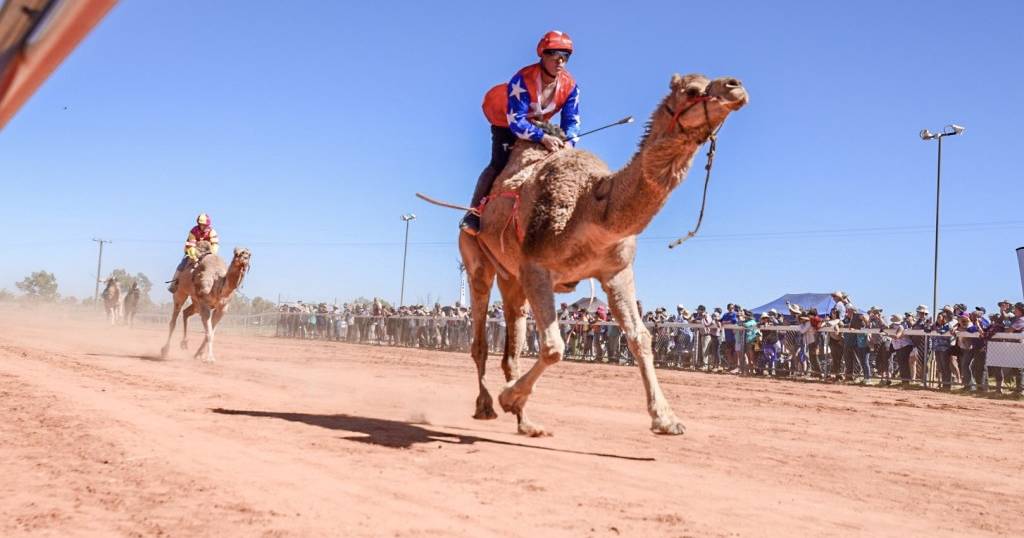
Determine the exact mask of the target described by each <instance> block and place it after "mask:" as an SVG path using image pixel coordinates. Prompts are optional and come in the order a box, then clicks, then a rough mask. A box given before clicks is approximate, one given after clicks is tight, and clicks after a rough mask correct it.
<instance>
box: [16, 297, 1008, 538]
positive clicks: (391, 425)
mask: <svg viewBox="0 0 1024 538" xmlns="http://www.w3.org/2000/svg"><path fill="white" fill-rule="evenodd" d="M198 342H199V339H198V338H194V339H193V349H194V348H195V345H197V344H198ZM161 344H162V334H161V333H160V332H157V331H155V330H135V331H134V332H131V331H128V330H127V329H125V328H120V327H118V328H109V327H103V326H101V325H98V324H96V325H92V324H85V323H70V326H64V327H63V328H62V329H61V330H60V332H59V333H56V334H54V333H53V332H49V331H46V330H44V328H43V325H42V324H41V323H37V322H33V321H24V320H16V319H15V318H14V317H13V315H12V314H11V313H3V314H0V409H2V411H3V413H4V417H5V420H4V421H3V422H0V477H3V478H2V479H0V536H19V535H29V534H31V535H33V536H35V535H51V536H70V535H75V536H82V535H85V536H109V535H130V536H136V535H145V536H153V535H170V536H218V535H219V536H236V535H244V536H311V535H333V536H381V535H384V536H389V535H393V536H474V537H477V536H510V535H519V536H525V535H532V536H620V535H621V536H718V535H721V536H772V535H780V536H781V535H800V536H821V535H871V536H884V535H900V536H907V535H914V536H926V535H927V536H964V535H972V536H988V535H993V536H994V535H1018V536H1019V532H1020V529H1021V526H1022V524H1024V515H1022V514H1024V495H1022V493H1024V485H1022V484H1024V479H1022V471H1024V456H1022V446H1024V403H1020V402H1012V401H1000V400H984V399H975V398H966V397H960V396H955V395H948V394H937V393H930V392H921V391H902V390H895V389H877V388H867V389H865V388H860V387H845V386H828V385H819V384H808V383H793V382H777V381H768V380H764V379H737V378H735V377H732V376H716V375H707V374H699V373H688V372H674V371H662V372H660V374H661V379H662V381H663V385H664V387H665V389H666V392H667V394H668V396H669V399H670V401H671V402H673V404H674V406H675V410H676V412H677V413H678V414H679V415H680V416H681V417H683V419H684V421H685V422H686V425H687V433H686V435H684V436H682V437H675V438H670V437H659V436H655V435H653V434H651V433H649V432H648V431H647V429H646V428H647V425H648V423H649V421H648V419H647V418H646V414H645V413H644V411H643V405H642V398H641V396H642V389H641V387H640V381H639V375H638V373H637V372H636V370H635V369H633V368H625V367H613V366H599V365H586V364H573V363H564V364H560V365H557V366H556V367H554V368H552V369H551V370H549V371H548V374H547V375H546V376H545V378H544V379H543V380H542V381H541V383H540V384H539V385H538V390H537V391H536V392H535V393H534V395H533V398H532V400H531V406H530V411H531V416H532V417H533V418H534V419H536V420H538V421H539V422H541V423H543V424H545V425H546V426H548V427H551V428H552V429H553V430H554V431H555V437H551V438H543V439H530V438H524V437H521V436H518V435H515V434H514V431H515V425H514V420H513V419H512V418H511V417H509V416H507V415H506V416H502V417H500V418H499V419H498V420H496V421H486V422H481V421H475V420H473V419H472V418H471V417H470V415H471V414H472V412H473V401H474V398H475V396H476V394H475V382H474V380H473V377H474V373H473V367H472V363H471V362H470V360H469V358H468V357H466V356H463V355H461V354H447V353H434V352H421V351H415V350H406V349H390V348H378V347H365V346H351V345H346V344H334V343H330V344H328V343H320V342H302V341H294V340H278V339H271V338H243V337H232V336H229V335H224V336H221V337H220V339H219V345H218V349H217V351H218V359H219V362H218V363H216V364H214V365H207V364H202V363H200V362H197V361H193V360H192V359H191V358H188V357H187V356H186V355H185V354H184V353H183V352H177V353H176V354H175V355H173V357H172V358H171V360H168V361H161V360H158V359H157V357H156V354H157V352H158V350H159V347H160V345H161ZM497 363H498V358H492V364H491V368H490V371H489V375H488V379H489V381H490V386H491V388H492V391H496V390H497V389H498V388H499V386H500V384H499V379H500V377H501V373H500V368H499V367H498V364H497ZM528 364H529V362H527V365H528Z"/></svg>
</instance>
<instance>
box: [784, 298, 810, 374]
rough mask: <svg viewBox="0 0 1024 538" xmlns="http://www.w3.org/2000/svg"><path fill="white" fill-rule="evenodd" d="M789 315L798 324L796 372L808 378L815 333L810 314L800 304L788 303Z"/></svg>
mask: <svg viewBox="0 0 1024 538" xmlns="http://www.w3.org/2000/svg"><path fill="white" fill-rule="evenodd" d="M786 307H787V308H788V309H789V314H790V315H791V316H793V318H794V319H795V320H796V324H797V327H798V328H797V332H798V333H799V334H798V335H797V352H796V357H795V364H794V365H793V366H794V368H793V369H794V370H795V372H796V374H798V375H800V376H806V375H808V373H809V372H810V368H811V364H810V350H811V347H812V346H813V345H814V339H815V331H814V328H813V327H812V326H811V318H810V315H809V312H804V311H803V308H801V307H800V305H798V304H792V303H787V304H786Z"/></svg>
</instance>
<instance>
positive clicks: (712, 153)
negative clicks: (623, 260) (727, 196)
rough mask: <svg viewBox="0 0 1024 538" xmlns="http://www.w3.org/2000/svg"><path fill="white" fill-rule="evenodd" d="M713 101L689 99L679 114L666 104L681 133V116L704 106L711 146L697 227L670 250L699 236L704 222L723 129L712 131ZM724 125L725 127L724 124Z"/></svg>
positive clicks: (671, 245) (703, 96)
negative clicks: (711, 102)
mask: <svg viewBox="0 0 1024 538" xmlns="http://www.w3.org/2000/svg"><path fill="white" fill-rule="evenodd" d="M711 99H714V98H713V97H711V96H708V95H700V96H697V97H694V98H692V99H689V100H688V101H687V106H685V107H683V108H681V109H680V110H679V112H672V107H670V106H668V103H665V111H666V112H668V113H669V114H670V115H671V116H672V121H673V122H675V124H676V126H678V127H679V130H680V131H681V132H684V131H685V129H684V128H683V126H682V125H680V123H679V116H681V115H683V113H685V112H686V111H687V110H690V109H691V108H693V107H694V106H696V105H697V104H698V103H701V104H703V106H704V124H705V125H706V126H707V127H708V136H707V139H708V141H709V142H710V144H708V153H707V157H708V161H707V164H705V165H704V170H705V172H706V173H705V175H704V194H703V196H702V197H701V200H700V214H699V215H698V216H697V225H696V226H694V228H693V230H690V231H689V232H687V234H686V235H684V236H683V237H680V238H679V239H676V240H675V241H673V242H671V243H669V244H668V248H670V249H671V248H676V247H678V246H679V245H682V244H683V242H684V241H686V240H687V239H690V238H691V237H693V236H695V235H697V232H698V231H699V230H700V225H701V223H703V222H704V208H705V207H706V206H707V202H708V183H710V182H711V167H712V166H713V165H714V163H715V150H716V149H717V146H718V131H720V130H721V129H722V126H721V125H719V126H718V128H717V129H714V130H711V117H710V116H709V115H708V101H709V100H711ZM722 125H724V123H723V124H722Z"/></svg>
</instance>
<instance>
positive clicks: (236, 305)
mask: <svg viewBox="0 0 1024 538" xmlns="http://www.w3.org/2000/svg"><path fill="white" fill-rule="evenodd" d="M251 303H252V301H250V300H249V298H248V297H246V296H245V295H244V294H243V293H241V292H237V291H236V292H235V295H234V296H233V297H231V303H230V304H229V306H228V309H229V311H230V312H231V313H233V314H249V313H251V312H252V304H251Z"/></svg>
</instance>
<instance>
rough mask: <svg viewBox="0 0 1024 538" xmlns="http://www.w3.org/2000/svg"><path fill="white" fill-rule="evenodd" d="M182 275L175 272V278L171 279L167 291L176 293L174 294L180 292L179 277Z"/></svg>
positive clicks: (179, 272)
mask: <svg viewBox="0 0 1024 538" xmlns="http://www.w3.org/2000/svg"><path fill="white" fill-rule="evenodd" d="M180 274H181V271H175V272H174V276H172V277H171V285H170V286H167V291H169V292H171V293H174V292H176V291H178V275H180Z"/></svg>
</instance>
